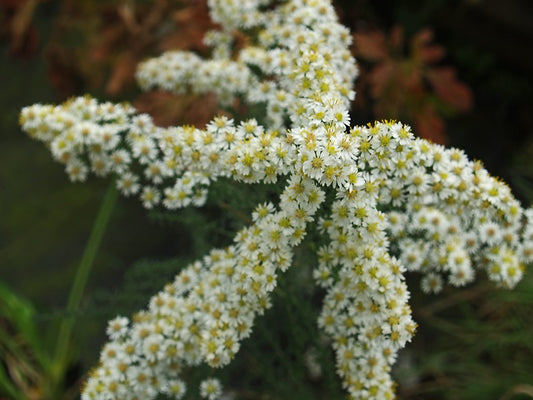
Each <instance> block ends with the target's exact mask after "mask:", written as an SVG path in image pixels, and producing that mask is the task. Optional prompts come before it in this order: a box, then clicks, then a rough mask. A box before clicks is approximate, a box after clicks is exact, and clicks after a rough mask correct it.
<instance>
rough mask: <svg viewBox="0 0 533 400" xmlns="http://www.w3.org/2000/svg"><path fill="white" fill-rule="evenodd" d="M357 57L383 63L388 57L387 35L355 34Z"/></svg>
mask: <svg viewBox="0 0 533 400" xmlns="http://www.w3.org/2000/svg"><path fill="white" fill-rule="evenodd" d="M353 37H354V43H355V55H356V56H357V57H361V58H363V59H365V60H368V61H374V62H376V61H382V60H383V59H385V58H386V57H387V50H386V48H385V35H384V34H383V33H382V32H379V31H373V32H365V33H362V32H360V33H354V35H353Z"/></svg>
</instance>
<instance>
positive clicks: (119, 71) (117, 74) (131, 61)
mask: <svg viewBox="0 0 533 400" xmlns="http://www.w3.org/2000/svg"><path fill="white" fill-rule="evenodd" d="M136 67H137V59H136V57H135V55H134V54H133V53H132V52H130V51H126V52H123V53H122V54H121V55H119V56H118V57H117V60H116V61H115V64H114V68H113V72H112V74H111V77H110V78H109V80H108V81H107V85H106V89H105V90H106V92H107V93H108V94H110V95H112V96H116V95H117V94H118V93H120V91H122V89H124V88H125V87H126V86H127V85H128V84H131V83H133V82H134V81H135V69H136Z"/></svg>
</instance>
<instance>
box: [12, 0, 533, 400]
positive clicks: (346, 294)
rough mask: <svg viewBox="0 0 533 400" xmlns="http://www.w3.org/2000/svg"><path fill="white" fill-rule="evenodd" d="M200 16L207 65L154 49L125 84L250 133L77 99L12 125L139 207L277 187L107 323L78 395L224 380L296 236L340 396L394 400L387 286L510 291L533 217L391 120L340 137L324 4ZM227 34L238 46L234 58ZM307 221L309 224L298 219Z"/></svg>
mask: <svg viewBox="0 0 533 400" xmlns="http://www.w3.org/2000/svg"><path fill="white" fill-rule="evenodd" d="M208 3H209V7H210V13H211V17H212V19H213V20H214V21H215V22H216V23H218V24H219V25H220V27H221V29H220V30H219V31H213V32H211V33H209V34H208V36H207V38H206V41H207V42H208V43H209V44H210V45H211V46H212V48H213V51H212V58H211V59H201V58H199V57H198V56H196V55H195V54H192V53H188V52H168V53H165V54H163V55H162V56H160V57H158V58H154V59H151V60H148V61H146V62H144V63H143V64H141V65H140V66H139V69H138V74H137V78H138V81H139V83H140V85H141V87H142V88H144V89H151V88H160V89H165V90H168V91H172V92H175V93H184V92H193V93H205V92H211V91H213V92H215V93H216V94H217V96H218V99H219V101H220V102H221V103H222V104H231V103H232V102H233V101H234V100H235V99H236V98H239V99H241V101H244V102H245V103H247V104H250V105H255V106H261V107H263V108H264V110H265V111H264V121H261V122H262V123H263V125H261V124H260V123H259V122H258V121H256V120H255V119H249V120H243V121H240V122H238V121H234V120H232V119H229V118H228V117H223V116H220V117H216V118H214V119H213V121H212V122H210V123H209V124H208V125H207V126H206V127H205V129H200V128H197V127H191V126H178V127H170V128H161V127H157V126H155V125H154V124H153V122H152V120H151V118H150V117H149V116H148V115H145V114H137V113H136V111H135V109H134V108H133V107H131V106H130V105H127V104H112V103H107V102H105V103H99V102H98V101H96V100H95V99H93V98H91V97H88V96H87V97H82V98H76V99H72V100H69V101H67V102H66V103H64V104H62V105H60V106H53V105H40V104H36V105H33V106H31V107H27V108H24V109H23V110H22V113H21V117H20V120H21V125H22V127H23V129H24V130H25V131H26V132H28V134H29V135H30V136H32V137H34V138H36V139H38V140H41V141H43V142H45V143H46V145H47V146H48V147H49V148H50V150H51V152H52V155H53V157H54V158H55V159H56V160H58V161H60V162H62V163H64V164H65V166H66V171H67V173H68V175H69V176H70V178H71V180H73V181H84V180H85V179H86V177H87V175H88V174H89V172H93V173H94V174H96V175H98V176H107V175H114V176H115V177H116V183H117V186H118V188H119V190H120V191H121V192H122V193H123V194H124V195H125V196H138V197H139V198H140V199H141V201H142V203H143V205H144V206H145V207H146V208H152V207H156V206H163V207H165V208H167V209H171V210H174V209H178V208H182V207H187V206H190V205H193V206H201V205H203V204H204V202H205V200H206V196H207V194H208V188H209V185H210V183H211V182H212V181H214V180H216V179H218V178H230V179H233V180H236V181H239V182H243V183H248V184H254V183H262V182H268V183H273V182H277V181H278V179H279V180H280V182H284V183H285V188H284V190H283V193H282V194H281V196H280V199H279V203H278V204H277V205H275V204H272V203H265V204H260V205H258V206H257V208H256V210H255V212H254V213H253V215H252V221H253V223H252V224H251V225H249V226H247V227H245V228H243V229H242V230H240V231H239V232H238V233H237V234H236V236H235V238H234V242H233V244H232V245H230V246H228V247H227V248H225V249H214V250H212V251H211V252H210V253H209V254H208V255H206V256H205V257H204V258H203V259H202V260H199V261H197V262H195V263H193V264H191V265H189V266H188V267H187V268H185V269H184V270H182V271H181V272H180V273H179V274H178V275H177V276H176V278H175V280H174V282H172V283H169V284H168V285H166V286H165V288H164V289H163V290H162V291H161V292H159V293H158V294H156V295H155V296H154V297H153V298H152V299H151V301H150V303H149V305H148V308H147V309H146V310H143V311H140V312H139V313H138V314H136V315H135V316H134V317H133V318H132V320H131V321H130V320H129V319H128V318H126V317H117V318H115V319H113V320H112V321H110V322H109V325H108V329H107V333H108V335H109V342H108V343H107V344H106V345H105V346H104V348H103V350H102V353H101V358H100V363H99V365H98V366H97V367H96V368H95V369H94V370H92V372H91V373H90V376H89V379H88V381H87V383H86V385H85V387H84V389H83V395H82V398H83V399H153V398H155V397H156V396H157V395H158V393H164V394H167V395H170V396H173V397H174V398H180V397H182V396H183V395H184V393H185V390H186V383H185V382H184V381H183V380H181V379H180V371H181V370H182V369H183V368H185V367H188V366H195V365H198V364H200V363H207V364H208V365H209V366H211V367H214V368H216V367H222V366H224V365H227V364H228V363H229V362H230V361H231V360H232V358H233V357H234V356H235V354H236V353H237V351H238V350H239V347H240V344H241V342H242V340H243V339H245V338H247V337H248V336H249V335H250V333H251V331H252V327H253V324H254V319H255V317H256V316H258V315H261V314H263V313H264V311H265V310H266V309H268V308H269V307H270V305H271V300H270V294H271V292H272V291H273V290H274V289H275V287H276V282H277V278H278V275H279V274H280V273H282V272H284V271H285V270H286V269H287V268H289V267H290V265H291V259H292V256H293V249H294V248H295V246H297V245H298V244H299V243H301V241H302V240H303V238H304V236H305V235H306V231H307V230H308V229H319V230H320V232H322V233H323V234H324V235H325V236H326V237H327V239H328V242H327V245H325V246H323V247H321V248H320V249H319V251H318V257H319V263H318V266H317V267H316V269H315V270H314V273H313V274H314V277H315V279H316V281H317V284H318V285H320V286H322V287H324V288H325V289H326V292H327V294H326V297H325V299H324V305H323V309H322V312H321V314H320V316H319V318H318V324H319V326H320V327H321V328H322V329H323V330H324V331H325V332H326V333H327V334H328V335H329V336H330V337H331V339H332V345H333V348H334V350H335V354H336V365H337V372H338V374H339V375H340V376H341V378H342V382H343V385H344V387H345V389H346V391H347V392H348V394H349V396H350V397H351V398H353V399H391V398H394V382H393V381H392V379H391V376H390V370H391V366H392V365H393V363H394V362H395V359H396V355H397V352H398V350H399V349H401V348H403V347H404V346H405V345H406V343H407V342H408V341H410V339H411V338H412V336H413V334H414V333H415V330H416V324H415V322H414V321H413V319H412V316H411V310H410V306H409V303H408V299H409V291H408V289H407V286H406V283H405V279H404V273H405V272H406V271H418V272H420V273H421V274H422V275H423V279H422V290H423V291H425V292H433V293H437V292H439V291H440V290H441V288H442V286H443V285H444V284H445V283H449V284H450V285H453V286H463V285H466V284H467V283H469V282H472V281H473V279H474V277H475V272H476V270H479V269H481V270H484V271H485V272H486V273H487V275H488V277H489V279H490V280H492V281H494V282H496V283H497V284H499V285H501V286H503V287H506V288H512V287H514V286H515V285H516V284H517V282H518V281H519V280H520V279H521V277H522V275H523V273H524V271H525V265H526V264H528V263H530V262H531V261H532V260H533V210H531V209H528V210H524V209H522V208H521V206H520V204H519V203H518V201H517V200H516V199H514V198H513V196H512V194H511V192H510V190H509V188H508V187H507V186H506V185H505V184H504V183H503V182H501V181H499V180H498V179H496V178H493V177H491V176H490V175H489V174H488V173H487V171H486V170H484V169H483V167H482V165H481V164H480V163H479V162H472V161H469V160H468V159H467V157H466V156H465V154H464V153H463V152H462V151H461V150H457V149H445V148H444V147H442V146H439V145H436V144H432V143H430V142H428V141H426V140H423V139H417V138H415V137H414V136H413V135H412V133H411V132H410V129H409V127H407V126H404V125H402V124H401V123H397V122H378V123H375V124H374V125H368V126H364V127H363V126H355V127H351V128H350V127H349V123H350V117H349V114H348V109H349V104H350V101H351V100H352V99H353V98H354V92H353V90H352V83H353V80H354V79H355V77H356V75H357V68H356V64H355V60H354V59H353V58H352V56H351V54H350V52H349V50H348V48H349V45H350V34H349V32H348V31H347V29H346V28H344V27H343V26H341V25H340V24H339V22H338V21H337V17H336V15H335V12H334V10H333V7H332V6H331V4H330V3H329V1H327V0H287V1H282V2H275V3H274V4H270V3H271V2H270V1H268V0H246V1H244V0H243V1H238V2H236V1H230V0H209V1H208ZM236 31H240V32H241V33H240V34H241V35H242V34H245V35H247V36H248V41H247V42H246V43H247V45H246V46H244V47H243V46H240V47H239V46H235V45H234V37H235V32H236ZM280 178H282V179H280ZM326 191H332V192H334V193H336V199H335V201H333V203H332V204H328V203H327V202H326V201H325V198H326V196H325V194H326ZM320 208H325V209H326V210H328V213H327V215H328V217H327V218H317V217H316V213H317V211H318V210H319V209H320ZM200 392H201V395H202V396H204V397H206V398H210V399H211V398H217V396H218V395H219V394H220V393H221V388H220V384H219V382H218V381H215V380H212V379H210V380H207V381H204V382H203V383H202V385H201V387H200Z"/></svg>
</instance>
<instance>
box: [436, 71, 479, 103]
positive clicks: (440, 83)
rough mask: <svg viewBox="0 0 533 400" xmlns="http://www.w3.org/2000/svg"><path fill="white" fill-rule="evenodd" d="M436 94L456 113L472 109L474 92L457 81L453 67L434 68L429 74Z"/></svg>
mask: <svg viewBox="0 0 533 400" xmlns="http://www.w3.org/2000/svg"><path fill="white" fill-rule="evenodd" d="M427 77H428V79H429V81H430V83H431V85H432V86H433V90H434V91H435V94H436V95H437V96H438V97H439V98H440V99H441V100H442V101H443V102H444V103H445V104H447V105H448V106H450V107H451V108H453V109H454V110H455V111H461V112H466V111H469V110H470V109H471V108H472V105H473V95H472V90H471V89H470V88H469V87H468V86H467V85H466V84H464V83H462V82H460V81H458V80H457V78H456V76H455V70H454V69H453V68H452V67H439V68H433V69H431V70H430V71H428V72H427Z"/></svg>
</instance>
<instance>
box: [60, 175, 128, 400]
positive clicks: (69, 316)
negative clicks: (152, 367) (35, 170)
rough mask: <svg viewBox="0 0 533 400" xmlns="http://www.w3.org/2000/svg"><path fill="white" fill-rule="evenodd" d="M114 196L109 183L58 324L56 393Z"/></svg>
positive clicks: (61, 383) (113, 206) (113, 188)
mask: <svg viewBox="0 0 533 400" xmlns="http://www.w3.org/2000/svg"><path fill="white" fill-rule="evenodd" d="M117 195H118V192H117V190H116V188H115V184H114V183H111V184H110V186H109V188H108V189H107V193H106V194H105V197H104V199H103V201H102V204H101V206H100V210H99V211H98V215H97V217H96V220H95V221H94V225H93V228H92V231H91V235H90V236H89V241H88V242H87V245H86V246H85V250H84V251H83V255H82V258H81V261H80V264H79V266H78V270H77V271H76V276H75V277H74V283H73V284H72V287H71V289H70V295H69V298H68V303H67V307H66V316H65V318H64V319H63V320H62V321H61V325H60V326H59V333H58V336H57V342H56V351H55V357H54V361H53V363H52V366H51V368H50V375H51V377H52V382H51V383H52V385H53V386H54V388H53V389H52V391H53V392H55V393H56V394H58V391H59V390H60V389H61V386H62V385H63V379H64V375H65V372H66V368H67V366H68V362H69V349H70V344H71V339H72V330H73V328H74V322H75V318H74V317H75V314H76V311H77V310H78V308H79V305H80V302H81V299H82V296H83V292H84V290H85V286H86V284H87V279H88V277H89V273H90V272H91V269H92V266H93V262H94V259H95V257H96V254H97V253H98V249H99V247H100V244H101V243H102V239H103V237H104V234H105V231H106V229H107V224H108V222H109V219H110V217H111V214H112V212H113V209H114V208H115V204H116V200H117Z"/></svg>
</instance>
